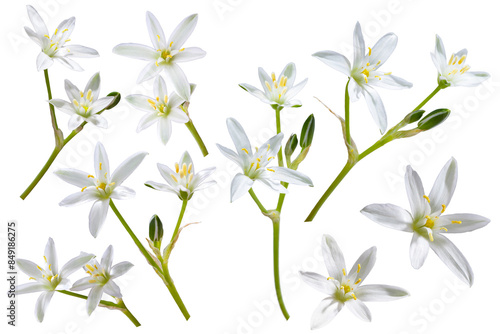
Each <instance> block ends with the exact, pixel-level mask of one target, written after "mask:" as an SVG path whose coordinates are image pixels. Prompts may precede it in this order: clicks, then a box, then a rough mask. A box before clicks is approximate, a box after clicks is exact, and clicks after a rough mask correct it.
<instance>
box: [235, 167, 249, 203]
mask: <svg viewBox="0 0 500 334" xmlns="http://www.w3.org/2000/svg"><path fill="white" fill-rule="evenodd" d="M252 185H253V180H252V179H250V178H249V177H248V176H246V175H243V174H241V173H238V174H236V175H235V176H234V179H233V181H232V182H231V203H232V202H234V201H236V200H237V199H238V198H240V197H241V196H243V195H244V194H245V193H246V192H248V190H250V188H252Z"/></svg>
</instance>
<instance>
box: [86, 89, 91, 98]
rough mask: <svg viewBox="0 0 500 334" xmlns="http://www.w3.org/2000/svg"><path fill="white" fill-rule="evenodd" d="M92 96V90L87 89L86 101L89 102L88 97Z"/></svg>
mask: <svg viewBox="0 0 500 334" xmlns="http://www.w3.org/2000/svg"><path fill="white" fill-rule="evenodd" d="M91 96H92V90H91V89H89V90H88V92H87V100H90V97H91Z"/></svg>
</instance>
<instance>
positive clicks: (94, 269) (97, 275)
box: [85, 263, 109, 284]
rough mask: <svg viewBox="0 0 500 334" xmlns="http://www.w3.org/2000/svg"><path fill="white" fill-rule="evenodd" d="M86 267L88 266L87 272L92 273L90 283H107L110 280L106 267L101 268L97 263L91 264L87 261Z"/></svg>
mask: <svg viewBox="0 0 500 334" xmlns="http://www.w3.org/2000/svg"><path fill="white" fill-rule="evenodd" d="M85 268H87V271H86V273H87V274H89V275H90V279H89V283H100V284H105V283H106V282H107V281H108V280H109V277H108V275H106V273H105V272H104V269H103V268H100V267H99V266H98V265H97V264H94V265H90V264H88V263H87V264H86V265H85Z"/></svg>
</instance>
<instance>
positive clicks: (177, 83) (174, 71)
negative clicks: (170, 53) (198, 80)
mask: <svg viewBox="0 0 500 334" xmlns="http://www.w3.org/2000/svg"><path fill="white" fill-rule="evenodd" d="M163 68H164V69H165V72H166V73H167V76H168V78H169V80H170V81H171V82H172V85H173V86H174V89H175V91H176V92H177V94H178V95H179V96H180V97H181V98H183V99H184V101H189V99H190V97H191V87H190V86H189V82H188V79H187V78H186V75H185V74H184V72H183V71H182V69H181V68H180V67H179V65H177V64H175V63H171V64H168V65H166V66H163Z"/></svg>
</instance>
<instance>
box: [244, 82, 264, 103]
mask: <svg viewBox="0 0 500 334" xmlns="http://www.w3.org/2000/svg"><path fill="white" fill-rule="evenodd" d="M239 86H240V87H241V88H243V89H244V90H246V91H247V92H249V93H250V94H252V95H253V96H255V97H256V98H258V99H259V100H261V101H262V102H264V103H271V101H270V100H269V99H268V98H267V96H266V95H265V94H264V92H262V91H261V90H260V89H258V88H256V87H254V86H252V85H249V84H245V83H243V84H239Z"/></svg>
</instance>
